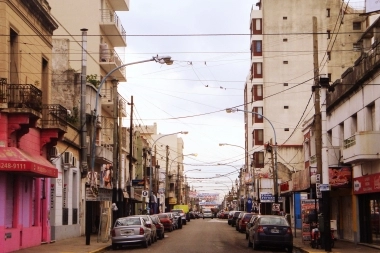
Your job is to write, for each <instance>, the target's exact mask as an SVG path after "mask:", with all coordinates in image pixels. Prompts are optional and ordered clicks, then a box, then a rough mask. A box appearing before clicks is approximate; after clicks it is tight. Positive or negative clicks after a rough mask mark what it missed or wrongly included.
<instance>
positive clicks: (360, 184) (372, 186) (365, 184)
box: [354, 173, 380, 194]
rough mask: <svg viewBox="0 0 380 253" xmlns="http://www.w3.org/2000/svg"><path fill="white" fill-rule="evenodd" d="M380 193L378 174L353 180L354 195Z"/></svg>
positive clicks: (379, 177) (379, 174)
mask: <svg viewBox="0 0 380 253" xmlns="http://www.w3.org/2000/svg"><path fill="white" fill-rule="evenodd" d="M373 192H380V173H376V174H372V175H367V176H363V177H357V178H354V194H365V193H373Z"/></svg>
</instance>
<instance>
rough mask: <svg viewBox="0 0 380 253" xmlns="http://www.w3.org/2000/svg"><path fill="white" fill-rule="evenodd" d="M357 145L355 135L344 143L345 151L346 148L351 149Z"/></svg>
mask: <svg viewBox="0 0 380 253" xmlns="http://www.w3.org/2000/svg"><path fill="white" fill-rule="evenodd" d="M355 144H356V139H355V135H353V136H351V137H350V138H348V139H345V140H344V141H343V149H346V148H349V147H352V146H354V145H355Z"/></svg>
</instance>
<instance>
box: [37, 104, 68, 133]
mask: <svg viewBox="0 0 380 253" xmlns="http://www.w3.org/2000/svg"><path fill="white" fill-rule="evenodd" d="M68 116H69V115H68V114H67V109H66V108H65V107H63V106H62V105H58V104H49V105H42V127H43V128H57V127H58V128H64V129H66V128H67V117H68Z"/></svg>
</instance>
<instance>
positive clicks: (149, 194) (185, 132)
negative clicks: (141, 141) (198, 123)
mask: <svg viewBox="0 0 380 253" xmlns="http://www.w3.org/2000/svg"><path fill="white" fill-rule="evenodd" d="M188 133H189V132H187V131H181V132H176V133H171V134H164V135H161V136H160V137H159V138H157V139H156V140H155V141H154V142H153V144H152V148H153V147H154V145H155V144H156V142H157V141H158V140H159V139H161V138H163V137H166V136H170V135H175V134H188ZM166 173H167V172H166ZM152 174H153V170H152V149H150V160H149V193H148V196H149V202H148V206H149V212H150V205H151V201H150V198H151V197H152V196H151V195H152V188H153V186H152ZM165 177H166V176H165ZM165 191H166V189H165Z"/></svg>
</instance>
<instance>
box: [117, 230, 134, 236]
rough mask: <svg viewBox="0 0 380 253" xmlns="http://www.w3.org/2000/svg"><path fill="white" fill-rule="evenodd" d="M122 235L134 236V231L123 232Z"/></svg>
mask: <svg viewBox="0 0 380 253" xmlns="http://www.w3.org/2000/svg"><path fill="white" fill-rule="evenodd" d="M120 234H121V235H132V234H133V230H122V231H120Z"/></svg>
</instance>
